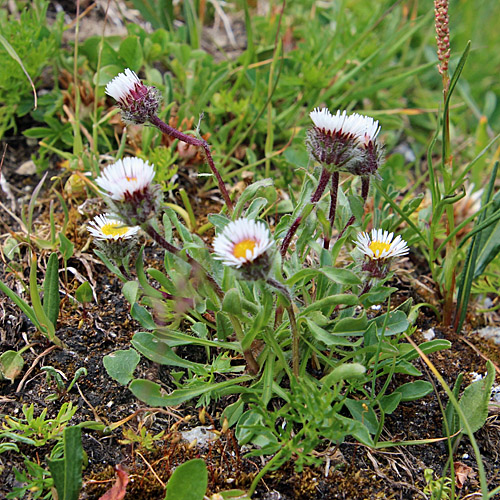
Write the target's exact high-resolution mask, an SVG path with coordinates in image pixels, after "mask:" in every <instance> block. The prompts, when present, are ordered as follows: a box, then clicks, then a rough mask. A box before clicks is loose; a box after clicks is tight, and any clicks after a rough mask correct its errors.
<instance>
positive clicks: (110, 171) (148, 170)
mask: <svg viewBox="0 0 500 500" xmlns="http://www.w3.org/2000/svg"><path fill="white" fill-rule="evenodd" d="M154 176H155V171H154V167H153V165H150V164H149V163H148V162H147V161H144V160H141V159H140V158H124V159H123V160H118V161H117V162H116V163H114V164H113V165H109V166H107V167H106V168H105V169H104V170H103V172H102V174H101V176H100V177H98V178H97V179H96V184H97V185H98V186H99V187H100V188H101V189H102V191H104V192H105V194H106V195H107V196H109V197H110V198H111V199H112V200H116V201H125V200H130V199H134V198H137V197H140V196H142V195H143V194H144V192H145V191H146V190H147V188H148V187H149V185H150V184H151V182H153V179H154Z"/></svg>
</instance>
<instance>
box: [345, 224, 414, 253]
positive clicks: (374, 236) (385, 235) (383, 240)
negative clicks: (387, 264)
mask: <svg viewBox="0 0 500 500" xmlns="http://www.w3.org/2000/svg"><path fill="white" fill-rule="evenodd" d="M354 243H355V245H356V246H357V247H358V249H359V250H360V251H361V252H362V253H364V254H365V255H366V256H367V257H368V258H369V259H370V260H383V259H391V258H393V257H400V256H402V255H406V254H407V253H408V252H409V249H408V245H407V244H406V241H404V240H403V239H402V238H401V236H399V235H398V236H396V238H394V233H389V231H382V229H372V230H371V235H369V234H368V233H365V232H362V233H359V234H358V238H357V241H355V242H354Z"/></svg>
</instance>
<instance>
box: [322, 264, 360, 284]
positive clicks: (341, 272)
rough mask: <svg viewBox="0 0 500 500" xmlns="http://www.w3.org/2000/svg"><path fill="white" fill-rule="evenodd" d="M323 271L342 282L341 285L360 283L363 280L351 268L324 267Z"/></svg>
mask: <svg viewBox="0 0 500 500" xmlns="http://www.w3.org/2000/svg"><path fill="white" fill-rule="evenodd" d="M321 272H322V273H323V274H324V275H325V276H326V277H327V278H330V279H331V280H332V281H335V283H340V284H341V285H360V284H361V280H360V279H359V278H358V276H356V274H354V273H353V272H352V271H349V269H340V268H338V267H323V268H322V269H321Z"/></svg>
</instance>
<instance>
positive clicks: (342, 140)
mask: <svg viewBox="0 0 500 500" xmlns="http://www.w3.org/2000/svg"><path fill="white" fill-rule="evenodd" d="M309 116H310V117H311V120H312V121H313V123H314V127H313V128H312V129H311V130H309V131H308V132H307V139H306V144H307V148H308V150H309V152H310V154H311V155H312V156H313V158H315V159H316V160H317V161H319V162H320V163H321V164H322V165H323V166H324V167H325V168H326V169H327V170H329V171H331V172H334V171H347V172H351V169H352V166H351V165H352V164H355V165H357V163H359V162H360V161H361V160H362V158H363V154H364V153H363V149H362V146H364V145H367V144H370V143H373V142H374V141H375V140H376V137H377V135H378V133H379V131H380V127H379V125H378V121H376V120H374V119H373V118H370V117H369V116H363V115H359V114H358V113H354V114H352V115H348V114H347V112H346V111H340V110H338V111H337V113H336V114H335V115H333V114H332V113H331V112H330V111H329V110H328V109H327V108H323V109H319V108H316V109H315V110H314V111H312V112H311V113H310V114H309Z"/></svg>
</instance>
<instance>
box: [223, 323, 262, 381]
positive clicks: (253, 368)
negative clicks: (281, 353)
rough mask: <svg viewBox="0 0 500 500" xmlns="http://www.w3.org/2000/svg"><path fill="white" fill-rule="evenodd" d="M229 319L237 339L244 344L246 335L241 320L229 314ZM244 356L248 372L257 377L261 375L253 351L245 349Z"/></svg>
mask: <svg viewBox="0 0 500 500" xmlns="http://www.w3.org/2000/svg"><path fill="white" fill-rule="evenodd" d="M229 319H230V321H231V324H232V325H233V328H234V333H235V334H236V338H237V339H238V342H239V343H240V344H243V340H244V338H245V334H244V332H243V328H242V327H241V323H240V321H239V319H238V318H237V317H236V316H235V315H234V314H229ZM243 356H244V357H245V361H246V363H247V369H248V372H249V373H250V374H251V375H257V373H259V370H260V367H259V364H258V363H257V361H255V358H254V356H253V353H252V350H251V349H244V350H243Z"/></svg>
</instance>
